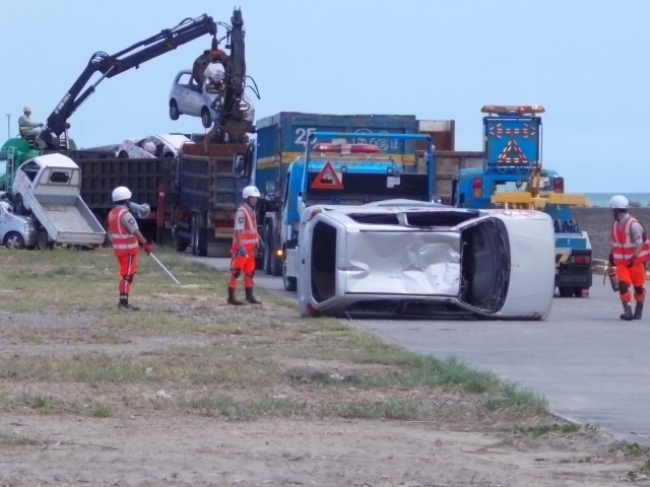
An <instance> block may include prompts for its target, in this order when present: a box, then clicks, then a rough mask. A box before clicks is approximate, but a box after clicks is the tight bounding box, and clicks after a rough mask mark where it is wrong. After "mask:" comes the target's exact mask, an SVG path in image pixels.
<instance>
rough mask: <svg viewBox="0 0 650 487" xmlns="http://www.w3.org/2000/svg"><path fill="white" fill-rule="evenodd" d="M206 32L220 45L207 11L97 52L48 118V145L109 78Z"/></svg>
mask: <svg viewBox="0 0 650 487" xmlns="http://www.w3.org/2000/svg"><path fill="white" fill-rule="evenodd" d="M206 34H211V35H212V39H213V40H212V45H213V47H216V44H217V41H216V35H217V24H216V22H215V21H214V19H213V18H212V17H209V16H208V15H206V14H203V15H201V16H200V17H196V18H194V19H191V18H188V19H185V20H183V21H182V22H180V23H179V24H178V25H176V26H175V27H172V28H171V29H164V30H162V31H161V32H160V33H158V34H156V35H153V36H151V37H149V38H148V39H145V40H143V41H140V42H138V43H136V44H133V45H132V46H129V47H127V48H126V49H123V50H122V51H120V52H118V53H115V54H113V55H108V54H106V53H105V52H101V51H99V52H96V53H94V54H93V55H92V56H91V57H90V60H89V61H88V64H87V66H86V68H85V69H84V70H83V72H82V73H81V75H80V76H79V78H77V80H76V81H75V82H74V83H73V85H72V86H71V87H70V89H69V90H68V92H67V93H66V94H65V95H64V96H63V98H62V99H61V101H60V102H59V103H58V104H57V106H56V108H55V109H54V111H53V112H52V113H51V114H50V116H49V117H48V118H47V123H46V125H45V128H44V130H43V131H42V132H41V139H42V140H43V142H45V144H46V146H48V147H53V146H55V144H54V140H55V139H57V140H58V138H59V136H60V135H61V134H62V133H63V132H64V131H65V130H66V129H67V128H69V127H70V125H69V124H68V119H69V118H70V117H71V116H72V114H73V113H74V112H75V111H76V110H77V108H79V106H80V105H81V104H82V103H83V102H84V101H85V100H86V98H88V97H89V96H90V95H91V94H92V93H93V92H94V91H95V88H96V87H97V85H98V84H99V83H101V82H102V81H103V80H104V79H105V78H112V77H113V76H116V75H118V74H121V73H123V72H125V71H128V70H129V69H132V68H136V69H137V68H139V67H140V64H142V63H145V62H147V61H150V60H152V59H154V58H156V57H158V56H161V55H163V54H165V53H167V52H169V51H172V50H174V49H176V48H177V47H178V46H181V45H183V44H186V43H188V42H191V41H193V40H194V39H197V38H199V37H201V36H203V35H206ZM97 72H99V73H101V74H102V76H101V78H99V80H97V81H96V82H95V83H93V84H92V85H91V86H89V87H88V88H87V89H86V90H85V91H83V92H82V90H83V89H84V87H85V86H86V84H87V83H88V81H90V78H92V76H93V75H94V74H95V73H97ZM56 145H58V144H56Z"/></svg>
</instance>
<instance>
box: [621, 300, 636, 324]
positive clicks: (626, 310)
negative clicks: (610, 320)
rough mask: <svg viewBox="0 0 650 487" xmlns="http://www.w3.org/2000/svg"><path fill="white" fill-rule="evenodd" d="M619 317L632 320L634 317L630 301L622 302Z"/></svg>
mask: <svg viewBox="0 0 650 487" xmlns="http://www.w3.org/2000/svg"><path fill="white" fill-rule="evenodd" d="M621 319H622V320H625V321H632V320H633V319H634V315H633V314H632V306H630V303H623V314H621Z"/></svg>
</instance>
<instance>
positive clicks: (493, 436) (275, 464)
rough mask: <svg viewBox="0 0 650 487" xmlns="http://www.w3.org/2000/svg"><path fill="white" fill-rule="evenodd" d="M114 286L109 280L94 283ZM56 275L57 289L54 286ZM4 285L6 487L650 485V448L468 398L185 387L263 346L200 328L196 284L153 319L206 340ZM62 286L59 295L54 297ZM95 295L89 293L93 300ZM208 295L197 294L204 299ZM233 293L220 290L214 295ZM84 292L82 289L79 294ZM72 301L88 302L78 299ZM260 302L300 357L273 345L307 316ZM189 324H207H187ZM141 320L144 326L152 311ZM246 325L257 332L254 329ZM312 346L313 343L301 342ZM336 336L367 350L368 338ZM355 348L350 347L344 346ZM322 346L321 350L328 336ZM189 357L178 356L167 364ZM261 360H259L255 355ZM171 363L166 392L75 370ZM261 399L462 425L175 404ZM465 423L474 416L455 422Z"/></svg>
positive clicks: (262, 385) (311, 366) (0, 400)
mask: <svg viewBox="0 0 650 487" xmlns="http://www.w3.org/2000/svg"><path fill="white" fill-rule="evenodd" d="M0 257H6V255H5V254H3V255H0ZM107 259H109V258H107ZM109 261H110V259H109ZM14 264H16V263H15V262H14ZM19 264H20V262H19ZM21 265H23V266H26V265H28V263H27V262H22V264H21ZM107 265H108V264H107ZM171 267H172V269H173V270H174V272H176V273H177V275H178V276H179V277H180V278H181V280H182V281H183V282H188V281H189V280H190V278H191V277H192V275H195V276H196V271H193V272H194V273H195V274H192V272H190V271H188V272H186V273H182V269H183V267H182V264H180V263H177V265H176V267H174V266H171ZM104 271H105V269H100V270H99V271H98V275H99V274H103V273H104ZM150 271H151V273H155V270H151V269H150ZM43 272H45V271H43V270H42V268H41V271H34V272H33V276H32V277H34V278H35V279H36V277H38V274H39V273H40V274H42V273H43ZM51 274H53V275H58V274H57V272H54V271H52V272H51ZM4 276H5V277H4V278H3V281H4V284H3V285H2V286H1V291H0V300H1V301H0V302H3V303H4V305H2V306H1V307H0V379H1V381H2V382H1V383H0V486H45V485H47V486H71V485H75V486H76V485H97V486H157V485H178V486H190V485H192V486H207V485H210V486H241V487H248V486H267V485H271V486H273V485H277V486H282V485H287V486H289V485H305V486H360V487H361V486H365V487H380V486H386V487H388V486H413V487H415V486H420V487H423V486H431V487H433V486H439V487H443V486H444V487H451V486H479V487H488V486H490V487H497V486H522V487H523V486H526V487H530V486H540V487H556V486H576V485H585V486H587V485H588V486H614V485H650V481H649V480H648V477H647V475H646V473H645V472H646V470H647V463H646V462H647V461H648V458H649V457H648V452H647V451H646V450H645V449H642V448H640V447H638V446H637V447H635V446H634V445H627V446H626V445H621V444H618V443H615V442H614V441H613V439H612V438H611V437H610V436H609V435H607V434H606V433H605V432H603V431H601V430H599V429H598V428H597V427H592V428H589V427H586V428H580V429H579V430H578V431H573V432H572V433H570V434H563V433H562V432H559V431H555V432H550V433H548V434H543V435H541V436H534V435H527V434H522V433H521V431H519V432H518V431H517V430H516V427H517V423H516V422H512V421H510V420H506V419H503V418H502V417H501V416H499V415H498V414H496V413H495V414H494V415H493V416H489V415H485V414H469V413H465V412H464V411H466V410H470V409H471V408H470V407H468V408H465V406H466V405H464V406H463V401H465V400H466V399H464V396H460V395H458V394H456V393H454V392H453V391H452V392H449V391H446V392H445V391H441V390H438V389H431V388H425V387H415V388H411V389H409V390H406V388H405V387H401V386H400V387H396V388H392V389H390V388H388V389H374V390H370V391H369V390H360V389H357V388H355V387H353V386H341V387H338V388H327V387H320V386H308V387H303V386H300V387H298V386H296V387H291V386H289V385H287V384H288V383H287V382H277V383H276V382H273V380H274V379H272V377H273V376H271V375H267V376H264V377H267V378H266V379H264V377H262V379H261V380H260V381H258V382H251V383H250V384H251V387H250V388H244V387H243V386H242V387H241V389H240V388H238V386H237V381H233V380H232V378H233V377H235V376H233V375H232V374H234V373H236V372H237V370H239V372H241V373H243V374H246V380H251V381H252V379H251V378H250V373H249V369H245V368H244V367H245V365H244V362H242V365H241V366H238V367H239V368H237V367H236V368H235V369H237V370H234V369H233V370H230V371H229V372H228V374H230V375H228V376H220V377H221V379H219V380H216V379H214V376H210V377H211V380H209V381H208V380H195V381H194V382H185V379H184V377H186V376H188V375H189V374H191V373H199V372H201V371H200V370H198V369H200V368H201V367H202V365H196V364H194V363H192V365H191V367H190V368H182V367H183V366H184V365H183V364H184V363H186V362H187V363H189V362H188V361H189V360H190V358H191V354H192V353H194V354H199V353H201V352H200V350H202V349H207V348H210V347H218V346H221V345H223V344H224V343H225V341H226V340H228V344H229V345H228V346H233V347H234V346H237V347H239V349H240V350H241V351H242V353H244V352H245V348H246V347H247V346H249V345H246V343H249V344H253V343H257V344H258V345H259V343H260V337H259V334H257V335H256V340H257V341H256V342H252V341H251V342H242V341H241V340H242V337H245V336H246V330H244V332H241V331H237V329H230V331H229V332H228V333H221V332H217V331H216V330H215V329H214V326H216V325H214V323H217V322H218V320H219V319H223V321H222V322H223V323H226V322H229V321H228V320H229V319H230V320H231V321H232V320H234V319H235V315H234V314H233V313H234V312H233V311H232V307H227V306H226V305H224V304H223V303H222V302H221V301H223V299H221V298H219V299H216V298H215V299H213V300H212V301H211V302H210V304H209V306H205V309H203V312H204V313H208V312H209V313H210V314H209V315H208V314H206V315H201V311H200V310H201V309H202V308H201V306H204V302H203V301H201V300H200V295H199V294H198V291H196V292H195V291H192V288H191V286H192V285H191V284H188V285H186V286H187V288H186V290H185V291H186V292H187V293H188V294H187V295H188V296H189V295H192V296H194V297H195V298H196V299H199V301H196V300H195V301H193V302H192V304H191V306H190V308H188V309H186V308H183V309H180V308H179V307H178V306H179V305H178V303H177V302H176V301H174V299H172V298H173V292H172V288H171V287H170V288H162V289H161V288H160V285H159V284H158V283H159V279H158V278H157V277H156V280H155V281H154V280H152V282H153V283H155V285H156V286H158V287H157V294H156V293H155V292H151V300H152V301H150V302H149V304H151V303H153V302H155V300H156V299H163V300H164V301H165V302H166V303H172V302H173V303H174V304H170V305H169V306H170V307H169V310H175V312H177V313H180V314H183V315H184V316H185V315H187V314H188V313H189V314H190V316H189V318H187V316H186V318H187V320H190V321H186V322H184V323H190V322H195V321H201V320H202V319H203V318H205V316H208V317H210V319H209V320H207V321H209V323H206V325H205V326H206V327H207V328H206V329H205V330H208V331H207V332H206V331H205V330H203V329H199V328H197V329H195V330H182V329H177V328H173V329H170V328H169V327H172V326H173V324H168V325H167V326H168V328H166V329H163V328H155V326H154V324H153V323H154V321H155V320H157V321H156V322H162V318H160V317H158V315H150V317H149V318H150V319H149V321H140V322H139V321H137V319H134V320H135V321H130V320H131V318H120V317H118V318H114V317H113V316H112V315H113V314H114V311H113V309H114V306H113V305H114V303H113V301H114V296H113V293H112V292H111V289H112V287H111V286H112V283H109V285H108V286H107V287H106V288H105V289H106V293H105V296H103V297H99V298H98V299H97V303H98V304H97V306H99V308H101V313H99V314H98V313H97V312H95V311H93V309H92V307H88V306H86V305H84V304H79V303H81V302H82V301H83V300H80V301H79V302H77V304H75V305H72V308H73V309H72V310H71V311H70V309H68V311H67V312H61V313H59V314H57V313H56V312H55V311H53V310H56V309H58V308H56V307H54V308H52V307H45V308H43V309H42V310H40V311H39V312H25V311H24V310H22V311H21V309H23V305H24V304H25V303H24V302H23V301H24V300H26V299H28V298H29V296H28V295H26V294H25V293H27V292H30V291H34V289H37V288H36V287H33V286H37V285H38V286H40V285H41V284H37V282H38V283H40V282H41V281H40V280H38V281H37V280H34V281H33V284H30V282H31V281H30V282H27V281H26V284H24V287H23V288H19V289H16V287H15V286H13V287H11V286H8V285H7V283H8V280H7V275H6V274H4ZM138 279H140V281H141V282H142V281H144V283H141V287H140V288H139V289H140V290H139V292H140V293H145V292H146V290H148V289H149V288H147V284H146V279H147V274H146V273H144V276H143V277H139V278H138ZM197 279H198V277H197ZM219 279H221V278H219ZM59 282H60V281H59ZM52 285H53V286H55V287H56V288H60V287H61V284H58V285H57V284H56V282H54V284H52ZM30 286H32V287H30ZM69 286H73V284H69ZM87 286H88V283H86V284H84V285H83V286H82V287H87ZM152 286H153V284H152ZM201 286H202V284H200V283H199V284H197V285H196V289H197V290H200V289H201ZM221 286H222V283H221V281H219V283H218V284H217V285H216V289H220V287H221ZM82 287H80V288H79V290H78V293H79V294H80V295H81V293H82V291H83V290H82ZM39 289H40V288H39ZM43 289H44V290H43V292H49V293H51V301H52V303H53V304H51V306H55V305H57V304H56V303H60V302H62V301H65V299H67V298H65V296H66V295H67V294H66V293H65V292H63V296H64V297H61V296H59V295H57V294H56V292H55V290H54V289H55V288H48V289H49V291H47V290H45V288H43ZM65 289H69V293H74V292H77V291H76V289H77V288H75V287H68V288H65ZM102 289H103V288H102ZM151 289H153V287H152V288H151ZM211 292H212V291H211ZM197 296H198V298H197ZM262 297H263V298H264V299H265V304H264V306H263V307H260V308H256V309H255V310H254V311H251V309H253V307H251V306H248V307H246V309H247V311H245V312H240V314H241V313H249V315H247V316H248V318H249V319H255V320H256V321H257V322H259V321H260V320H261V318H260V316H261V313H266V314H268V315H270V316H272V317H273V319H274V320H278V322H279V323H280V324H276V325H273V322H269V323H271V324H270V325H269V329H271V330H274V331H273V333H276V334H275V335H273V336H274V337H275V338H274V339H273V340H272V341H270V342H265V344H264V345H259V346H264V347H267V349H269V350H276V349H278V347H282V346H285V345H283V343H284V344H286V343H288V342H286V341H284V339H282V338H281V336H280V335H278V334H277V333H280V332H282V333H288V332H289V331H291V329H292V327H295V326H304V325H300V324H299V322H298V321H295V320H298V318H297V317H296V310H295V308H293V307H286V306H285V307H283V305H282V304H278V303H275V302H274V301H273V299H272V298H271V297H269V296H268V295H265V294H262ZM70 302H74V299H72V298H71V300H70ZM21 303H22V304H21ZM202 303H203V304H202ZM146 304H147V302H146V301H145V305H146ZM192 309H194V311H193V312H194V313H196V316H194V315H192V314H191V313H192ZM166 312H170V313H171V311H166ZM141 313H145V314H146V313H147V311H146V309H145V311H143V312H141ZM180 314H179V316H180ZM152 316H153V318H155V320H153V319H152ZM291 320H294V321H291ZM290 321H291V322H290ZM139 323H144V324H142V325H139ZM138 326H141V327H142V328H138ZM224 326H225V325H224ZM241 326H245V325H244V321H242V325H241ZM145 327H146V329H144V328H145ZM210 327H212V328H210ZM256 333H259V331H257V332H256ZM301 333H302V334H303V335H306V331H305V330H302V332H301ZM337 333H354V334H355V335H354V336H356V334H358V333H359V332H358V331H354V332H346V331H338V332H337ZM352 336H353V335H346V337H348V338H346V339H350V337H352ZM317 338H318V340H323V335H322V334H321V335H318V337H317ZM238 340H239V341H238ZM359 343H361V342H359ZM250 346H252V345H250ZM359 346H360V345H357V347H359ZM177 350H180V352H174V354H173V355H169V353H170V351H177ZM229 350H231V349H229ZM292 350H294V349H292ZM314 350H316V349H314ZM188 351H191V352H188ZM228 353H229V355H219V358H218V360H219V361H227V360H235V358H233V355H232V350H231V351H230V352H228ZM310 353H315V352H310ZM328 353H331V352H328ZM165 354H167V355H165ZM261 354H262V349H261V348H260V349H259V350H258V351H257V352H255V354H254V355H255V356H259V355H261ZM161 356H164V357H166V360H168V362H164V363H165V364H166V365H165V366H166V367H169V370H168V371H167V375H166V377H173V378H175V379H174V380H167V381H147V380H144V379H142V380H140V379H137V378H135V379H132V380H126V379H125V378H124V376H125V375H127V374H128V373H129V372H128V371H127V370H126V369H124V371H122V372H120V374H122V375H121V378H120V379H119V380H118V379H115V378H113V379H111V380H109V379H107V378H105V379H103V380H99V379H97V378H95V379H93V380H91V379H89V378H88V376H89V375H90V374H91V373H95V372H93V370H91V369H87V368H86V369H77V368H76V367H77V365H78V364H79V363H83V364H85V365H84V366H85V367H88V366H89V365H88V364H90V363H92V362H93V361H95V362H96V363H103V362H102V361H108V362H107V363H108V364H110V367H107V368H103V369H102V370H101V372H102V373H103V374H108V373H113V372H115V370H116V369H118V368H119V367H124V364H123V363H121V362H120V363H118V362H116V360H117V359H118V358H119V359H120V360H122V359H127V358H128V359H129V360H140V361H141V363H142V364H144V365H147V364H149V362H147V360H149V359H151V358H152V357H161ZM93 357H94V359H93ZM295 357H297V355H295V356H294V358H291V357H287V358H286V359H285V360H284V362H282V363H281V367H283V370H285V369H291V370H297V369H296V367H298V366H299V367H300V370H303V371H306V370H319V371H322V370H326V373H327V374H329V375H330V376H334V375H336V374H341V375H340V376H341V377H344V376H346V374H349V373H350V371H351V370H352V369H354V370H355V371H356V372H357V373H360V371H364V373H365V372H367V370H371V369H372V370H374V371H375V372H376V371H377V370H379V369H380V368H381V367H379V366H377V365H372V364H367V365H364V364H362V363H356V364H353V365H351V364H348V363H345V362H342V361H337V360H323V359H322V358H319V357H316V356H314V357H313V358H302V359H300V358H295ZM195 358H196V357H195ZM253 359H254V357H253V358H251V357H250V356H249V358H248V360H249V361H250V360H253ZM86 360H88V362H85V361H86ZM138 363H140V362H138ZM162 363H163V362H155V363H154V362H151V364H152V365H151V366H149V367H147V371H146V373H147V374H148V373H154V374H155V373H156V372H157V368H159V367H162V365H161V364H162ZM196 363H197V364H201V363H203V362H196ZM215 363H217V362H211V364H212V365H211V366H212V367H216V365H215ZM144 365H143V366H144ZM364 367H365V369H364ZM152 368H153V371H151V369H152ZM250 370H252V369H250ZM256 370H257V369H256ZM174 371H176V372H174ZM178 371H181V372H182V373H181V372H178ZM84 374H85V375H84ZM174 374H176V375H174ZM217 382H218V383H217ZM256 389H258V390H260V391H262V390H263V391H265V394H270V395H271V397H273V398H274V399H275V400H278V401H281V400H289V399H290V400H291V401H292V403H291V404H293V405H294V406H293V407H294V408H297V406H295V405H297V404H311V405H314V404H318V403H319V402H320V401H326V400H330V399H331V396H332V394H334V395H335V396H336V397H335V398H334V399H338V400H340V401H341V402H345V401H349V400H350V398H351V397H358V396H364V397H370V396H371V395H372V398H373V399H374V400H377V401H384V402H385V401H388V400H390V399H391V397H393V396H399V397H407V398H411V399H413V398H416V399H418V401H420V403H424V402H426V403H427V404H429V405H431V404H434V405H437V406H439V407H440V410H441V411H442V409H444V408H451V409H454V408H455V414H446V415H445V414H438V415H433V416H431V415H430V416H427V417H428V418H429V419H422V420H411V419H400V418H397V419H387V418H386V417H385V416H384V417H381V418H380V419H365V418H363V417H360V418H354V417H347V418H345V417H337V415H336V414H325V413H320V415H319V414H314V413H309V414H307V413H305V414H302V413H299V412H288V413H287V412H286V411H284V412H282V411H274V410H273V409H272V407H270V406H268V405H267V406H265V408H263V410H262V412H260V413H259V414H256V415H254V417H249V418H241V417H233V416H232V415H230V416H229V415H228V414H225V413H223V411H224V409H223V408H222V413H218V412H215V411H214V410H213V411H212V412H206V410H205V409H200V408H196V407H190V406H188V405H187V404H188V403H187V402H185V403H183V402H182V401H181V402H179V401H180V399H181V398H182V397H186V396H187V395H188V394H189V393H190V392H191V393H192V394H200V393H202V392H207V391H214V390H219V391H221V392H224V393H227V394H228V395H229V397H234V398H235V399H237V400H243V399H242V397H243V396H247V395H248V396H250V395H253V394H255V392H256ZM188 391H190V392H188ZM468 401H469V400H468ZM470 402H471V401H470ZM278 404H279V403H278ZM462 408H464V409H462ZM461 409H462V411H463V412H459V411H461ZM89 410H92V412H91V413H89V412H88V411H89ZM300 410H301V411H302V410H304V408H303V409H300ZM295 411H298V409H295ZM546 420H550V421H551V422H553V421H555V420H553V419H552V418H546ZM644 467H645V468H644Z"/></svg>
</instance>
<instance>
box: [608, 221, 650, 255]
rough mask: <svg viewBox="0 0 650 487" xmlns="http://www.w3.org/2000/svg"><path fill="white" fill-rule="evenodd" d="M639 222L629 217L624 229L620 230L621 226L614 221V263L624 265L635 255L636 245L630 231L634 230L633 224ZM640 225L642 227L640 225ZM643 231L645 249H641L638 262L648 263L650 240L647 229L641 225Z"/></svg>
mask: <svg viewBox="0 0 650 487" xmlns="http://www.w3.org/2000/svg"><path fill="white" fill-rule="evenodd" d="M634 222H638V220H637V219H636V218H633V217H629V218H628V219H627V221H626V222H625V225H624V227H623V229H621V228H620V225H619V224H618V222H617V221H614V224H613V225H612V235H611V236H612V255H613V257H614V263H616V264H618V263H622V262H625V261H627V260H628V259H630V258H631V257H632V256H633V255H634V249H635V247H636V244H635V243H634V242H632V237H631V235H630V230H631V229H632V224H633V223H634ZM639 225H641V224H640V223H639ZM641 228H642V231H643V247H642V248H641V253H640V254H639V255H638V256H637V258H636V261H637V262H646V261H648V260H650V240H648V236H647V235H646V231H645V228H643V225H641Z"/></svg>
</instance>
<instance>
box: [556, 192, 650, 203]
mask: <svg viewBox="0 0 650 487" xmlns="http://www.w3.org/2000/svg"><path fill="white" fill-rule="evenodd" d="M566 192H567V193H572V194H583V195H585V196H586V197H587V199H588V200H589V205H590V206H597V207H608V206H609V200H610V198H611V197H612V196H615V195H617V194H622V195H623V196H625V197H626V198H627V199H628V201H629V202H630V206H632V205H633V206H637V207H638V206H650V193H625V192H622V193H581V192H580V191H566Z"/></svg>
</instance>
